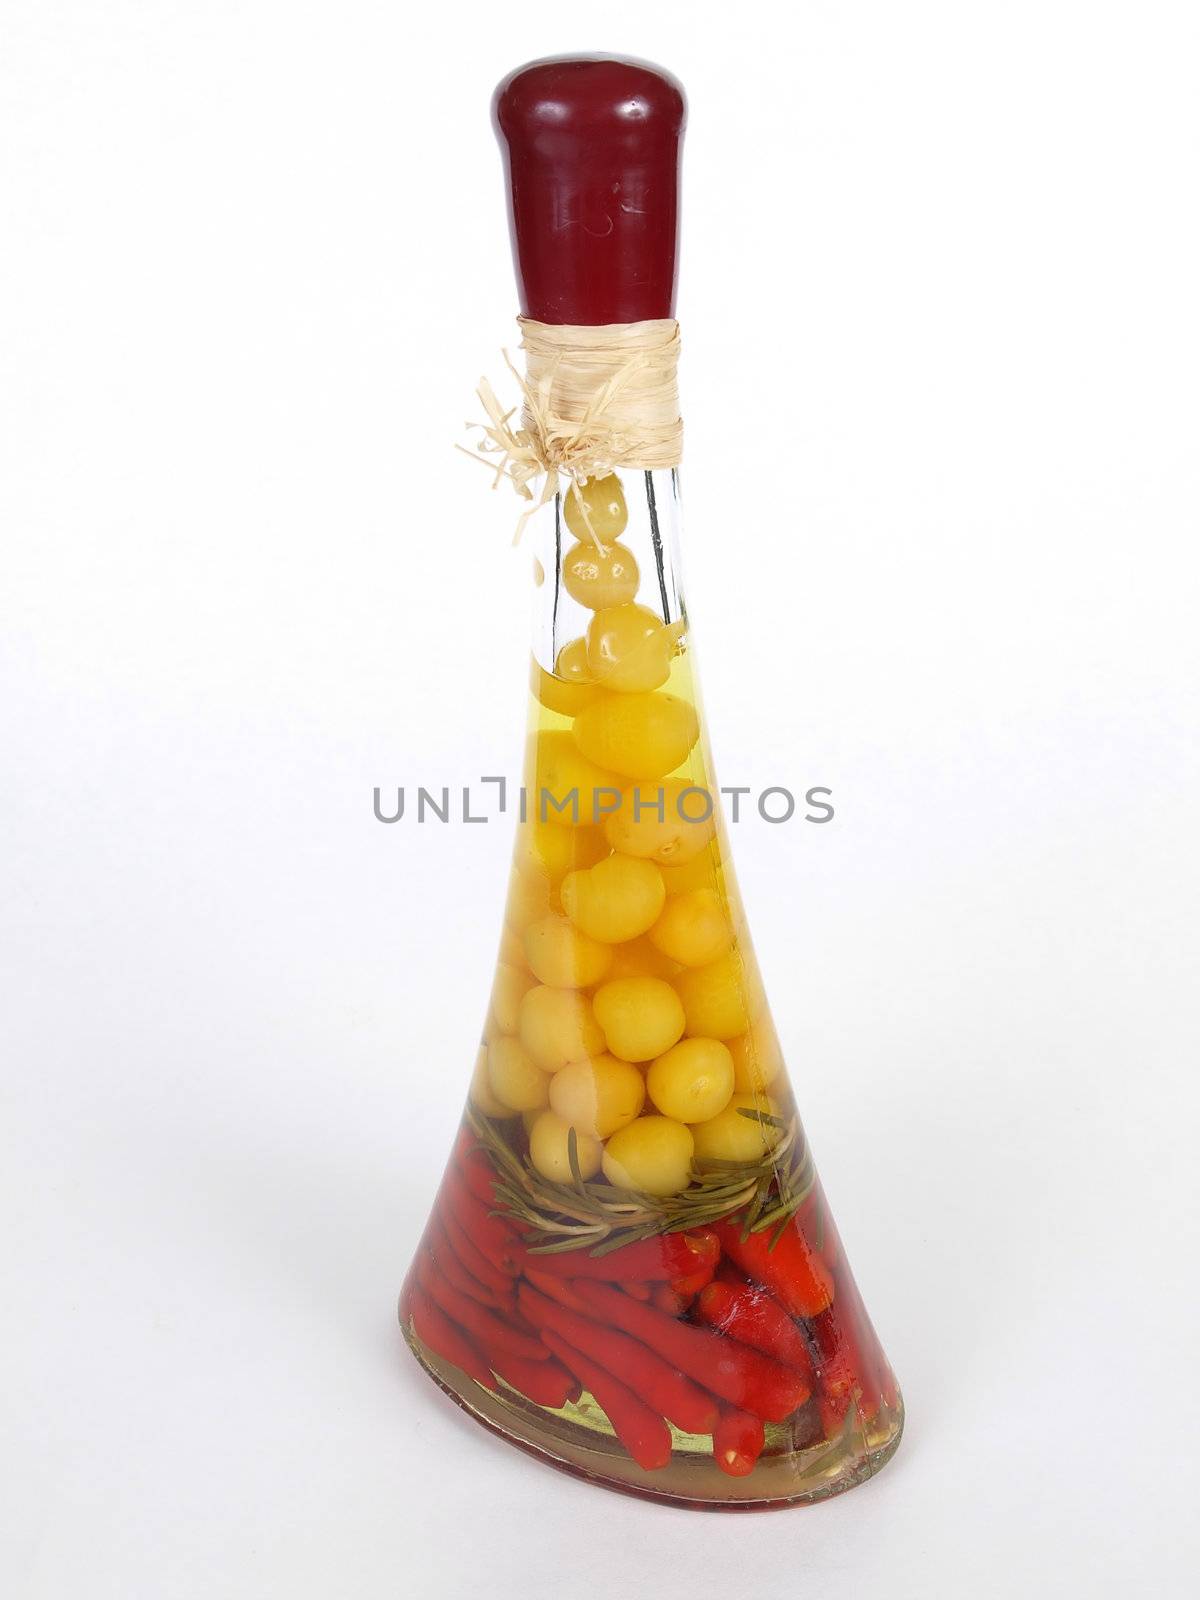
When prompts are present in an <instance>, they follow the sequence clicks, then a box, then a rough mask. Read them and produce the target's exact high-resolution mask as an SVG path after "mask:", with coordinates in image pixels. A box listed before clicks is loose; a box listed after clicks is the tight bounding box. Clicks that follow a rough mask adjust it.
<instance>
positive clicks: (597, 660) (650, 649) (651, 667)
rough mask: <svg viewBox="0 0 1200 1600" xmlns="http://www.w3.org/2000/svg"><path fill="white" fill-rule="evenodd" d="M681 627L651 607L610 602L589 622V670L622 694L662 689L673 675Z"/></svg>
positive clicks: (602, 682)
mask: <svg viewBox="0 0 1200 1600" xmlns="http://www.w3.org/2000/svg"><path fill="white" fill-rule="evenodd" d="M677 639H678V630H677V629H676V628H674V627H671V628H665V627H664V626H663V621H662V618H661V617H660V616H659V615H658V613H657V612H655V611H651V610H650V608H649V606H639V605H609V606H606V607H605V608H604V609H603V610H600V611H597V612H596V615H595V616H594V617H593V618H592V620H591V622H589V623H588V631H587V664H588V672H589V674H590V676H591V677H592V678H593V679H594V680H595V682H596V683H601V684H603V685H604V687H605V688H606V689H617V690H619V691H620V692H621V693H622V694H635V693H638V692H639V691H644V690H648V689H661V688H662V686H663V684H664V683H666V681H667V679H668V678H669V677H670V675H671V657H672V656H673V655H674V654H675V645H676V642H677Z"/></svg>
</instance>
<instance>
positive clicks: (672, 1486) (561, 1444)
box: [401, 1319, 904, 1511]
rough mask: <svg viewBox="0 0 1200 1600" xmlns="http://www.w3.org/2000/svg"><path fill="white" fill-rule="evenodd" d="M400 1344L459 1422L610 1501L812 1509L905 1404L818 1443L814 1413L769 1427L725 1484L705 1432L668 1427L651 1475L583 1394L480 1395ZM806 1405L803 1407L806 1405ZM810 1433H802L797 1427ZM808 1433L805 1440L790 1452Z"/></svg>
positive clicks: (883, 1453)
mask: <svg viewBox="0 0 1200 1600" xmlns="http://www.w3.org/2000/svg"><path fill="white" fill-rule="evenodd" d="M401 1327H402V1330H403V1333H404V1337H405V1340H406V1342H407V1344H408V1347H409V1349H410V1350H411V1351H412V1353H413V1355H414V1356H415V1357H416V1358H417V1360H418V1361H419V1362H420V1364H421V1366H422V1367H423V1368H424V1369H425V1371H426V1372H427V1373H428V1374H429V1376H430V1377H431V1378H432V1379H433V1381H434V1382H435V1383H436V1384H437V1385H438V1387H439V1388H440V1389H442V1390H444V1392H445V1393H446V1394H448V1395H449V1396H450V1398H451V1399H452V1400H453V1401H455V1402H456V1403H457V1404H458V1405H459V1406H461V1407H462V1409H463V1410H464V1411H465V1412H466V1413H467V1415H468V1416H470V1417H473V1418H474V1419H475V1421H476V1422H479V1423H482V1425H483V1426H484V1427H485V1428H487V1429H488V1430H489V1431H490V1432H492V1433H494V1434H497V1435H498V1436H499V1437H500V1438H502V1439H504V1440H506V1441H507V1442H508V1443H509V1444H513V1445H516V1446H517V1448H518V1449H521V1450H524V1451H525V1452H526V1454H528V1455H532V1456H536V1457H537V1458H538V1459H539V1460H541V1461H545V1462H546V1463H548V1465H550V1466H552V1467H557V1468H558V1470H559V1471H560V1472H568V1473H570V1474H571V1475H572V1476H573V1477H576V1478H582V1479H584V1480H586V1481H587V1482H589V1483H595V1484H598V1485H599V1486H600V1487H601V1488H604V1489H611V1490H614V1491H615V1492H616V1493H618V1494H630V1495H636V1496H637V1497H638V1498H639V1499H643V1500H661V1501H664V1502H666V1503H668V1504H670V1505H676V1506H684V1507H687V1508H690V1509H692V1510H697V1511H774V1510H782V1509H783V1508H784V1507H786V1506H804V1505H815V1504H816V1503H817V1502H818V1501H820V1500H828V1499H831V1498H832V1497H833V1496H834V1495H836V1494H844V1493H845V1492H846V1490H847V1489H853V1488H855V1487H857V1485H858V1484H860V1483H865V1482H866V1480H867V1479H868V1478H873V1477H874V1476H875V1474H876V1473H877V1472H879V1471H880V1470H881V1469H882V1468H883V1467H884V1466H886V1465H887V1463H888V1462H889V1461H890V1460H891V1458H892V1456H893V1455H895V1453H896V1450H897V1448H898V1446H899V1444H900V1436H901V1434H902V1432H903V1430H904V1403H903V1401H902V1400H901V1398H900V1396H899V1394H897V1396H896V1399H895V1403H894V1404H892V1405H890V1406H888V1405H881V1406H880V1408H879V1410H878V1411H877V1413H876V1414H875V1416H874V1417H872V1418H870V1419H869V1420H867V1419H864V1418H863V1417H862V1416H861V1415H860V1413H859V1411H858V1408H857V1406H853V1405H852V1406H851V1408H850V1410H849V1412H848V1413H847V1418H846V1423H845V1426H844V1427H843V1429H842V1431H841V1433H840V1434H839V1435H838V1436H837V1437H835V1438H834V1439H832V1440H830V1439H826V1438H824V1437H823V1436H822V1435H821V1433H820V1423H819V1419H818V1418H817V1417H816V1414H815V1408H813V1410H812V1414H811V1416H808V1417H806V1415H805V1413H806V1412H808V1411H809V1407H805V1408H803V1409H802V1411H801V1412H799V1413H797V1415H796V1417H794V1418H789V1420H788V1422H787V1423H785V1424H779V1425H768V1427H767V1430H766V1431H767V1444H766V1448H765V1449H764V1451H763V1453H762V1455H761V1456H760V1457H759V1459H758V1461H757V1463H756V1464H755V1466H754V1468H753V1470H752V1471H751V1472H750V1473H749V1474H748V1475H747V1476H746V1477H744V1478H737V1477H730V1476H729V1475H728V1474H726V1473H724V1472H722V1471H721V1470H720V1468H719V1467H718V1466H717V1465H716V1463H715V1462H714V1461H713V1457H712V1449H711V1440H710V1439H709V1438H708V1436H707V1435H693V1434H684V1433H680V1432H679V1430H678V1429H675V1428H672V1435H673V1439H674V1449H673V1451H672V1454H671V1459H670V1461H669V1462H668V1463H667V1465H666V1466H665V1467H663V1468H661V1469H660V1470H658V1471H656V1472H653V1473H650V1472H646V1471H644V1470H643V1469H642V1468H641V1467H639V1466H638V1465H637V1463H636V1462H635V1461H633V1460H631V1459H630V1457H629V1456H628V1455H626V1454H625V1452H624V1450H623V1449H622V1447H621V1445H620V1444H619V1443H618V1441H617V1439H616V1438H615V1436H614V1435H613V1432H612V1429H611V1428H610V1426H609V1423H608V1419H607V1418H606V1417H605V1415H604V1413H603V1411H601V1410H600V1408H599V1406H597V1404H596V1402H595V1401H594V1400H593V1399H592V1397H591V1395H590V1394H588V1393H587V1392H586V1391H585V1392H584V1393H583V1394H582V1395H581V1396H580V1398H579V1399H578V1400H576V1401H573V1402H571V1403H570V1404H568V1405H566V1406H564V1407H562V1409H561V1410H558V1411H548V1410H545V1409H543V1408H542V1407H539V1406H535V1405H532V1404H531V1403H530V1402H529V1401H528V1400H526V1399H525V1398H524V1397H523V1396H522V1395H519V1394H517V1393H516V1392H515V1390H512V1389H509V1388H508V1387H507V1386H505V1385H504V1384H503V1383H501V1382H500V1381H499V1380H497V1382H498V1387H497V1389H496V1390H494V1391H492V1390H488V1389H485V1388H484V1387H483V1386H482V1385H481V1384H479V1383H476V1382H475V1381H474V1380H473V1379H471V1378H469V1377H467V1376H466V1375H465V1374H463V1373H462V1372H460V1371H459V1370H458V1369H457V1368H456V1367H454V1366H452V1365H451V1364H450V1363H449V1362H448V1361H445V1360H444V1359H443V1358H442V1357H441V1356H439V1355H438V1354H437V1353H436V1352H435V1351H432V1350H430V1349H429V1348H428V1346H426V1345H425V1344H424V1343H423V1342H422V1341H421V1339H420V1338H419V1337H418V1335H417V1334H416V1333H415V1332H414V1331H413V1329H412V1328H411V1327H410V1326H408V1325H407V1324H406V1323H405V1321H404V1319H401ZM810 1404H811V1403H810ZM808 1423H811V1428H808V1429H807V1430H806V1424H808ZM806 1431H807V1433H810V1434H811V1436H812V1442H811V1443H809V1444H805V1445H802V1446H800V1447H797V1444H796V1440H797V1438H801V1439H803V1438H805V1437H806Z"/></svg>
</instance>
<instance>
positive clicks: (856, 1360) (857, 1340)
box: [808, 1272, 886, 1434]
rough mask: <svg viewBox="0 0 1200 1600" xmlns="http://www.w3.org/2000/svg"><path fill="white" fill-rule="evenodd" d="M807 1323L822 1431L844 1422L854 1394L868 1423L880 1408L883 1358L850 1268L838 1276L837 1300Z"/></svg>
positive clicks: (832, 1431) (860, 1412)
mask: <svg viewBox="0 0 1200 1600" xmlns="http://www.w3.org/2000/svg"><path fill="white" fill-rule="evenodd" d="M808 1326H809V1332H810V1333H811V1335H812V1340H813V1344H814V1346H815V1348H816V1356H817V1361H816V1365H817V1376H818V1378H819V1379H820V1393H819V1395H818V1408H819V1410H820V1413H821V1421H822V1423H823V1425H824V1427H825V1431H826V1433H827V1434H832V1433H835V1432H837V1431H838V1429H840V1428H841V1427H842V1425H843V1423H844V1421H845V1417H846V1410H847V1407H848V1406H849V1405H850V1403H851V1402H852V1401H853V1400H854V1398H855V1396H856V1395H857V1397H858V1410H859V1415H860V1416H861V1417H862V1418H863V1420H864V1421H865V1422H869V1421H870V1420H871V1419H872V1418H873V1417H874V1416H875V1415H876V1413H877V1412H878V1410H879V1401H880V1398H881V1390H882V1381H881V1371H880V1366H881V1364H882V1365H883V1366H886V1362H884V1361H883V1352H882V1350H880V1348H879V1341H878V1339H876V1337H875V1330H874V1329H873V1328H872V1326H871V1323H870V1320H869V1318H868V1317H867V1313H866V1309H865V1308H864V1306H863V1303H862V1300H861V1298H860V1297H859V1293H858V1289H857V1287H856V1285H855V1282H854V1279H853V1278H852V1277H851V1276H850V1274H849V1273H848V1272H846V1273H843V1274H840V1275H839V1282H838V1294H837V1299H836V1300H835V1301H834V1303H833V1304H832V1305H831V1306H829V1307H828V1308H827V1309H826V1310H825V1311H822V1312H821V1313H820V1315H819V1316H816V1317H813V1318H812V1320H811V1321H810V1322H809V1325H808Z"/></svg>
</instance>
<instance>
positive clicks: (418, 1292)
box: [408, 1280, 496, 1389]
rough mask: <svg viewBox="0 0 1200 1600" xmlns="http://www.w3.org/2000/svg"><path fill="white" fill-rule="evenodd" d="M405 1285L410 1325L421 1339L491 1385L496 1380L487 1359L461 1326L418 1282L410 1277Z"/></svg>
mask: <svg viewBox="0 0 1200 1600" xmlns="http://www.w3.org/2000/svg"><path fill="white" fill-rule="evenodd" d="M408 1289H409V1292H410V1302H409V1303H410V1307H411V1312H412V1325H413V1329H414V1331H415V1333H416V1335H417V1337H418V1338H419V1339H420V1340H421V1342H422V1343H423V1344H427V1345H428V1346H429V1348H430V1349H431V1350H432V1351H434V1352H435V1353H436V1354H437V1355H439V1356H441V1357H442V1359H443V1360H444V1361H449V1362H450V1364H451V1366H455V1367H458V1368H459V1369H460V1370H461V1371H462V1372H465V1373H466V1374H467V1376H468V1377H469V1378H474V1379H475V1382H476V1383H479V1384H482V1385H483V1387H484V1388H485V1389H494V1388H495V1387H496V1380H495V1378H493V1377H492V1374H491V1372H490V1371H489V1370H488V1366H487V1363H486V1362H485V1361H484V1359H483V1357H482V1356H481V1355H480V1354H479V1351H478V1350H476V1348H475V1346H474V1345H473V1344H472V1343H471V1341H470V1340H469V1339H468V1338H467V1336H466V1335H465V1334H464V1333H463V1332H462V1330H461V1329H460V1328H456V1327H455V1325H454V1324H453V1323H452V1322H451V1321H450V1318H449V1317H447V1316H445V1315H444V1314H443V1313H442V1312H441V1311H440V1310H439V1309H438V1307H437V1306H436V1305H434V1303H433V1301H432V1300H431V1299H430V1298H429V1296H428V1295H427V1294H426V1293H425V1291H424V1289H423V1288H422V1287H421V1286H420V1284H417V1283H413V1282H412V1281H411V1280H410V1282H409V1285H408Z"/></svg>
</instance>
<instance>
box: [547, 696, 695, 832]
mask: <svg viewBox="0 0 1200 1600" xmlns="http://www.w3.org/2000/svg"><path fill="white" fill-rule="evenodd" d="M573 732H574V736H575V743H576V745H577V746H578V748H579V749H580V750H581V751H582V752H583V755H584V756H585V757H586V758H587V761H588V762H589V763H593V762H594V763H595V765H596V766H597V767H598V768H601V769H605V770H607V771H609V772H619V773H623V774H624V775H625V776H626V777H629V778H660V777H662V775H663V774H664V773H666V772H671V771H672V770H673V769H674V768H675V767H677V766H679V765H680V763H681V762H683V761H684V760H686V759H687V755H688V752H689V751H690V750H691V748H692V746H693V745H694V744H695V742H696V740H697V739H698V738H699V737H700V721H699V718H698V717H697V715H696V708H695V707H694V706H692V705H689V704H688V702H687V701H686V700H680V699H679V698H678V696H676V695H673V694H663V693H662V692H661V691H659V692H658V693H655V694H602V695H600V696H599V698H598V699H595V700H593V701H592V703H591V704H590V705H586V706H584V708H583V710H582V711H581V712H580V713H579V715H578V716H577V717H576V718H575V724H574V728H573ZM588 820H591V819H590V818H589V819H588Z"/></svg>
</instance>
